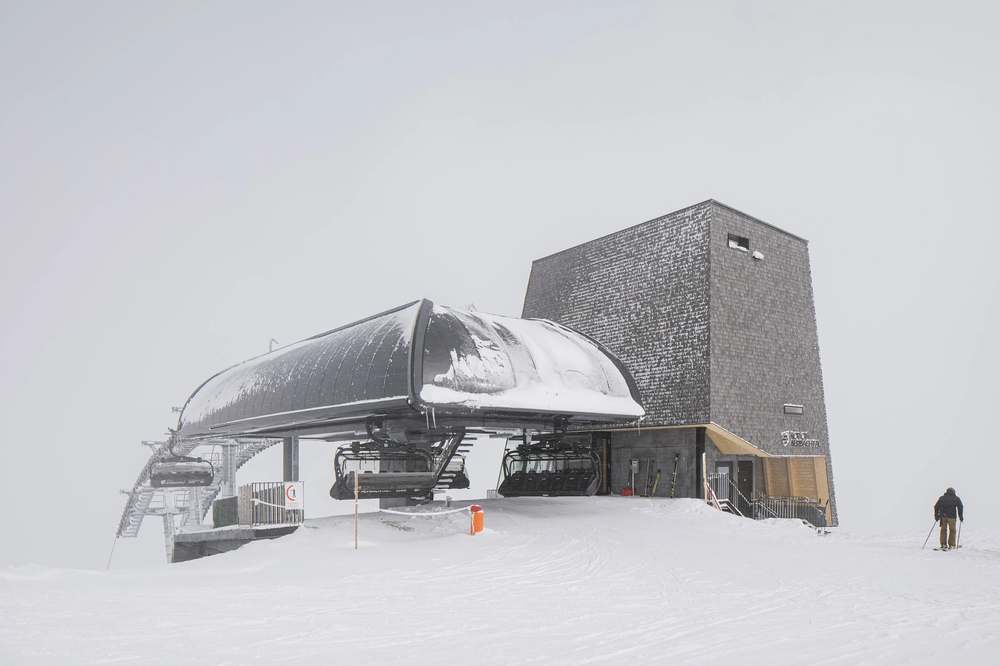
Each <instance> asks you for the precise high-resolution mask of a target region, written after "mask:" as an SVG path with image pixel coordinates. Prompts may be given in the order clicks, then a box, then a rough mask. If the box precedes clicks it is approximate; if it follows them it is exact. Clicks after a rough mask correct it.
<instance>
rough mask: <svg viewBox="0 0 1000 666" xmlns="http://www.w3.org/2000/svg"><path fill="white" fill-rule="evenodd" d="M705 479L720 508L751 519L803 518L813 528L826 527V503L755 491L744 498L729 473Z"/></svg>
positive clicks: (712, 475) (806, 498)
mask: <svg viewBox="0 0 1000 666" xmlns="http://www.w3.org/2000/svg"><path fill="white" fill-rule="evenodd" d="M705 478H706V481H707V482H708V485H709V487H710V488H711V490H712V492H713V493H715V497H716V499H717V500H718V502H719V506H720V507H721V508H722V510H723V511H728V512H730V513H734V514H736V515H738V516H744V517H746V518H753V519H754V520H766V519H768V518H791V519H797V520H804V521H806V522H807V523H809V524H811V525H813V526H814V527H818V528H825V527H827V522H826V504H824V503H821V502H820V501H819V500H814V499H809V498H808V497H772V496H770V495H765V494H764V493H759V492H758V493H754V494H753V496H752V498H747V496H746V495H744V494H743V493H741V492H740V489H739V488H738V487H737V485H736V482H735V481H733V479H732V477H731V476H730V475H729V474H707V475H706V477H705Z"/></svg>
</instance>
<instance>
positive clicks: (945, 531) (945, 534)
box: [941, 518, 956, 548]
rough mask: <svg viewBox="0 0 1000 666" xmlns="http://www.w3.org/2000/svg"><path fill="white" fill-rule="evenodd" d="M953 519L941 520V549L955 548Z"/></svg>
mask: <svg viewBox="0 0 1000 666" xmlns="http://www.w3.org/2000/svg"><path fill="white" fill-rule="evenodd" d="M955 520H956V519H955V518H942V519H941V547H942V548H944V547H945V546H946V545H947V546H948V547H950V548H954V547H955Z"/></svg>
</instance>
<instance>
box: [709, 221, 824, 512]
mask: <svg viewBox="0 0 1000 666" xmlns="http://www.w3.org/2000/svg"><path fill="white" fill-rule="evenodd" d="M710 226H711V238H710V242H711V247H710V251H709V257H710V262H711V269H710V275H711V279H710V282H711V297H710V306H711V332H712V335H711V343H710V356H711V420H712V421H713V422H714V423H717V424H718V425H720V426H722V427H723V428H726V429H727V430H729V431H730V432H733V433H734V434H736V435H739V436H740V437H742V438H743V439H745V440H747V441H749V442H751V443H752V444H754V445H755V446H757V447H759V448H761V449H763V450H764V451H766V452H768V453H770V454H772V455H822V456H825V457H826V459H827V474H828V477H829V478H828V481H829V484H830V494H831V498H832V497H833V494H834V493H833V465H832V461H831V459H830V446H829V444H830V442H829V435H828V430H827V421H826V404H825V401H824V396H823V372H822V368H821V366H820V356H819V338H818V334H817V330H816V310H815V305H814V303H813V290H812V277H811V275H810V269H809V248H808V244H807V243H806V241H805V240H803V239H801V238H798V237H796V236H793V235H792V234H788V233H786V232H784V231H780V230H778V229H775V228H773V227H771V226H769V225H767V224H765V223H763V222H761V221H759V220H756V219H754V218H752V217H750V216H748V215H745V214H743V213H740V212H738V211H735V210H733V209H731V208H728V207H726V206H724V205H722V204H719V203H717V202H713V204H712V215H711V224H710ZM729 234H736V235H738V236H742V237H745V238H749V240H750V252H742V251H740V250H736V249H732V248H730V247H729V244H728V236H729ZM754 251H758V252H760V253H761V254H763V255H764V258H763V259H762V260H759V261H758V260H755V259H754V258H753V257H752V253H753V252H754ZM786 403H789V404H796V405H802V406H803V407H804V414H803V415H802V416H791V415H786V414H784V413H783V405H785V404H786ZM784 431H794V432H805V433H808V435H807V437H806V438H805V439H806V440H808V441H809V445H808V446H796V445H795V443H791V444H786V443H784V442H783V440H782V436H781V433H782V432H784ZM831 503H832V504H833V507H834V509H833V516H834V523H835V524H836V504H835V501H833V502H831Z"/></svg>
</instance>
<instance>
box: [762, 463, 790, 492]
mask: <svg viewBox="0 0 1000 666" xmlns="http://www.w3.org/2000/svg"><path fill="white" fill-rule="evenodd" d="M786 460H787V458H765V459H764V461H763V462H764V476H765V477H766V478H767V494H768V495H770V496H771V497H790V496H791V494H792V489H791V485H790V484H789V482H788V463H787V462H786Z"/></svg>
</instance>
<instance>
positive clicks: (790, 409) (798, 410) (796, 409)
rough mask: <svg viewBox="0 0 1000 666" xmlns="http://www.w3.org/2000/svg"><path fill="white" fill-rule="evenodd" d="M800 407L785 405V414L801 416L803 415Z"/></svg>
mask: <svg viewBox="0 0 1000 666" xmlns="http://www.w3.org/2000/svg"><path fill="white" fill-rule="evenodd" d="M803 411H805V410H803V409H802V405H785V413H786V414H794V415H795V416H802V413H803Z"/></svg>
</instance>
